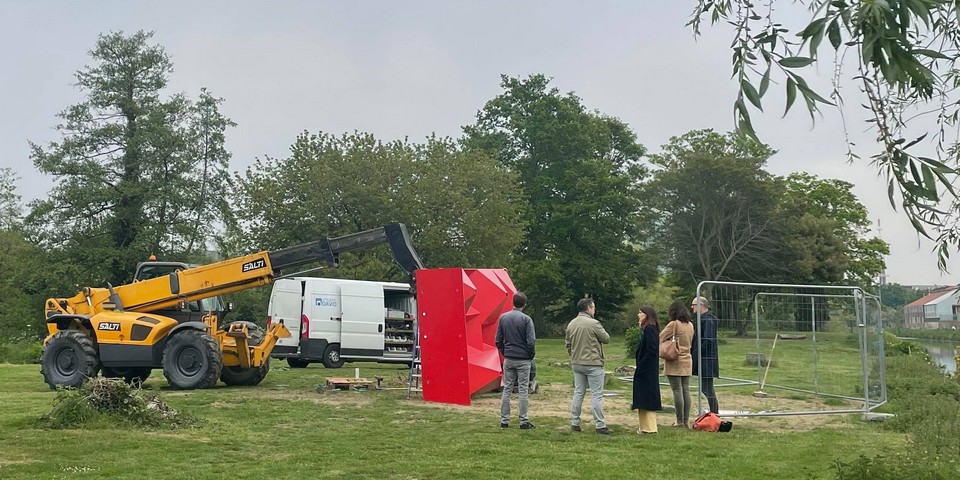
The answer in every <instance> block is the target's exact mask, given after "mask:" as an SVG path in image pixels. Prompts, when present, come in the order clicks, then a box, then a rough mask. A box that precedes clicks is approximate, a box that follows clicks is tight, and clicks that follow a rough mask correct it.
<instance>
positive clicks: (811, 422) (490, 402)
mask: <svg viewBox="0 0 960 480" xmlns="http://www.w3.org/2000/svg"><path fill="white" fill-rule="evenodd" d="M604 393H605V394H607V395H608V396H605V397H604V399H603V413H604V417H605V419H606V421H607V423H608V424H610V425H619V426H628V427H630V428H634V425H636V424H637V415H636V412H635V411H633V410H631V409H630V406H631V402H632V392H631V391H629V390H623V389H622V388H615V389H608V390H605V391H604ZM572 394H573V386H572V385H570V384H563V383H559V384H546V385H544V384H541V385H540V392H539V393H537V394H533V395H531V396H530V416H531V418H537V417H553V418H563V419H567V418H570V400H571V396H572ZM611 394H612V395H611ZM718 395H719V396H720V402H721V410H725V409H727V408H730V409H733V408H734V406H735V405H736V406H737V408H736V409H737V410H748V411H751V412H759V411H808V410H817V409H818V408H823V409H830V408H834V409H836V408H838V407H836V406H833V407H830V406H827V405H824V404H822V403H817V402H812V401H803V400H793V399H789V398H778V397H768V398H756V397H753V396H751V395H734V394H725V393H723V392H718ZM660 396H661V398H662V399H663V406H664V411H661V412H658V414H657V423H658V424H659V425H660V426H661V427H664V426H669V425H671V424H673V422H674V419H675V417H674V413H673V394H672V393H671V391H670V389H669V388H663V389H661V391H660ZM516 402H517V400H516V395H514V396H513V408H514V409H515V408H516ZM410 403H411V405H414V404H416V405H418V406H423V407H428V408H439V409H441V410H449V411H455V412H459V413H473V414H478V415H497V414H498V413H499V411H500V394H499V393H488V394H483V395H480V396H478V397H474V399H473V402H472V404H471V405H470V406H463V405H447V404H442V403H430V402H421V401H419V400H411V401H410ZM694 407H696V399H694ZM691 415H693V413H691ZM581 419H582V421H583V422H584V424H586V425H590V424H591V423H592V422H593V419H592V418H591V415H590V398H589V392H588V394H587V398H585V399H584V407H583V410H582V414H581ZM730 420H732V421H733V422H734V424H735V425H738V426H749V427H751V428H755V429H758V430H761V431H766V432H801V431H809V430H814V429H818V428H849V427H850V424H849V423H848V422H847V421H846V420H845V417H844V416H842V415H791V416H772V417H733V418H730Z"/></svg>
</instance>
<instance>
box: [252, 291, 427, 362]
mask: <svg viewBox="0 0 960 480" xmlns="http://www.w3.org/2000/svg"><path fill="white" fill-rule="evenodd" d="M273 322H282V323H283V325H284V326H285V327H287V330H290V337H289V338H281V339H279V340H278V341H277V344H276V346H275V347H274V348H273V352H272V353H271V355H270V356H272V357H274V358H285V359H287V363H288V364H289V365H290V366H291V367H293V368H304V367H306V366H307V365H308V364H310V363H317V362H320V363H323V365H324V366H325V367H327V368H340V367H342V366H343V362H344V361H372V362H388V363H409V362H410V361H411V360H412V359H413V345H414V331H415V329H414V327H415V323H416V301H415V299H414V296H413V294H412V293H411V291H410V285H408V284H406V283H391V282H368V281H360V280H341V279H335V278H313V277H294V278H287V279H281V280H277V281H276V282H274V284H273V291H272V292H271V294H270V306H269V307H268V310H267V323H268V324H270V323H273Z"/></svg>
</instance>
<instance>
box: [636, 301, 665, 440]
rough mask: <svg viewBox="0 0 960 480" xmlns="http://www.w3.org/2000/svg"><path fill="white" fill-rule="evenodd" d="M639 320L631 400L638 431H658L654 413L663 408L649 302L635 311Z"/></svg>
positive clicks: (655, 333)
mask: <svg viewBox="0 0 960 480" xmlns="http://www.w3.org/2000/svg"><path fill="white" fill-rule="evenodd" d="M637 322H638V323H639V324H640V330H641V333H640V345H639V346H638V347H637V357H636V360H637V370H636V371H634V372H633V404H632V405H631V407H630V408H631V409H633V410H636V411H637V415H638V417H639V421H640V427H639V428H638V429H637V433H657V416H656V414H654V412H656V411H658V410H662V409H663V405H661V403H660V360H659V356H658V355H659V349H660V324H659V323H658V322H657V312H656V310H654V309H653V307H651V306H650V305H644V306H642V307H640V311H639V312H637Z"/></svg>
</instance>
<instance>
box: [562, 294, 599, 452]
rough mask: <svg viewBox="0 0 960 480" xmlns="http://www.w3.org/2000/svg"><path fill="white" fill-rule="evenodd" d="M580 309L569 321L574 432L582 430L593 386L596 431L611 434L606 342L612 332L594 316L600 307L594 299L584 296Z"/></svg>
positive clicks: (567, 338)
mask: <svg viewBox="0 0 960 480" xmlns="http://www.w3.org/2000/svg"><path fill="white" fill-rule="evenodd" d="M577 310H578V311H579V312H580V313H579V314H578V315H577V317H576V318H574V319H573V320H571V321H570V323H569V324H567V335H566V341H565V343H566V346H567V353H569V354H570V364H571V365H572V366H573V404H572V405H571V407H570V415H571V426H570V429H571V430H573V431H574V432H579V431H581V429H580V409H581V408H582V407H583V397H584V395H585V394H586V390H587V385H588V384H589V385H590V404H591V406H593V420H594V422H595V423H596V427H597V433H599V434H602V435H609V434H610V429H608V428H607V424H606V422H604V420H603V380H604V373H603V346H602V345H603V344H605V343H610V334H608V333H607V331H606V330H604V328H603V325H600V322H599V321H598V320H597V319H595V318H593V316H594V314H596V312H597V307H596V305H595V304H594V303H593V299H590V298H584V299H581V300H580V302H579V303H577Z"/></svg>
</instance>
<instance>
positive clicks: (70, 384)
mask: <svg viewBox="0 0 960 480" xmlns="http://www.w3.org/2000/svg"><path fill="white" fill-rule="evenodd" d="M98 370H100V359H99V358H97V347H96V345H95V344H94V343H93V339H92V338H90V337H89V336H87V335H86V334H84V333H83V332H81V331H80V330H61V331H59V332H57V333H56V334H54V335H53V337H51V338H50V341H48V342H47V344H46V345H45V346H44V347H43V351H42V353H41V354H40V373H41V374H42V375H43V380H44V381H45V382H47V385H50V388H51V389H54V390H56V388H57V387H67V388H77V387H79V386H80V385H81V384H83V382H84V381H85V380H86V379H88V378H93V377H96V376H97V371H98Z"/></svg>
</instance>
